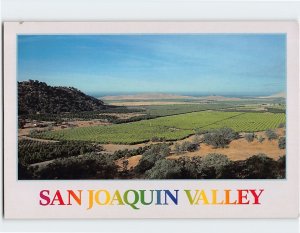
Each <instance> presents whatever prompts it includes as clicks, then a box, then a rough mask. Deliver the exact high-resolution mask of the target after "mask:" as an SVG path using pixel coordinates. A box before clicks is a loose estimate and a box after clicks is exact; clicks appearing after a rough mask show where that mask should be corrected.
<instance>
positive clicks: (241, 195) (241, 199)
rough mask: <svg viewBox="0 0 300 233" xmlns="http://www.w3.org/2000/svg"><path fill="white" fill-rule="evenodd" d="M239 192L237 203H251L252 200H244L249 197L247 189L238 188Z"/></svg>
mask: <svg viewBox="0 0 300 233" xmlns="http://www.w3.org/2000/svg"><path fill="white" fill-rule="evenodd" d="M237 191H238V193H239V201H238V203H237V204H239V205H241V204H244V205H249V202H250V201H247V202H243V199H246V200H247V198H248V192H249V191H248V190H247V189H238V190H237ZM243 192H246V195H243Z"/></svg>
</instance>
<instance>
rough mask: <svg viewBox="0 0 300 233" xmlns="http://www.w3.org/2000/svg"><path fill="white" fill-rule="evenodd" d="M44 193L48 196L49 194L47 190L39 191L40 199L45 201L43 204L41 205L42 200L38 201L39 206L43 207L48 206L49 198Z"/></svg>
mask: <svg viewBox="0 0 300 233" xmlns="http://www.w3.org/2000/svg"><path fill="white" fill-rule="evenodd" d="M44 193H47V194H48V195H49V193H50V192H49V190H42V191H40V198H41V199H43V200H45V201H46V202H45V203H43V202H42V200H40V205H44V206H45V205H49V203H50V198H49V197H48V196H46V195H44Z"/></svg>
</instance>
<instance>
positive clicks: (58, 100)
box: [18, 80, 108, 115]
mask: <svg viewBox="0 0 300 233" xmlns="http://www.w3.org/2000/svg"><path fill="white" fill-rule="evenodd" d="M106 108H108V106H107V105H104V103H103V101H101V100H99V99H97V98H94V97H92V96H88V95H86V94H84V93H83V92H81V91H80V90H78V89H76V88H73V87H52V86H48V85H47V84H46V83H44V82H39V81H33V80H29V81H23V82H18V111H19V115H24V114H38V113H61V112H80V111H96V110H101V109H106Z"/></svg>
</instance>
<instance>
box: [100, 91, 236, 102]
mask: <svg viewBox="0 0 300 233" xmlns="http://www.w3.org/2000/svg"><path fill="white" fill-rule="evenodd" d="M101 99H102V100H110V101H113V100H131V101H132V100H145V101H146V100H182V99H193V100H215V101H230V100H231V101H235V100H241V99H240V98H237V97H225V96H217V95H211V96H201V97H197V96H186V95H175V94H162V93H146V94H136V95H115V96H104V97H101Z"/></svg>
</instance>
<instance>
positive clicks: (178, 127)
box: [38, 111, 285, 144]
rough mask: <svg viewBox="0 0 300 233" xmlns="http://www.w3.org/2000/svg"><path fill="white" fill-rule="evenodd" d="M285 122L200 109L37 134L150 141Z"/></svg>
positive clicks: (280, 118) (280, 117)
mask: <svg viewBox="0 0 300 233" xmlns="http://www.w3.org/2000/svg"><path fill="white" fill-rule="evenodd" d="M284 122H285V114H284V113H253V112H249V113H248V112H246V113H244V112H222V111H201V112H193V113H186V114H179V115H174V116H166V117H159V118H156V119H150V120H142V121H137V122H132V123H124V124H115V125H107V126H91V127H81V128H71V129H64V130H60V131H48V132H43V133H41V134H38V137H41V138H45V139H53V140H80V141H92V142H99V143H116V144H135V143H140V142H145V141H149V140H151V139H152V138H154V137H157V138H163V139H165V140H178V139H182V138H185V137H187V136H189V135H191V134H194V133H195V131H196V130H211V129H217V128H222V127H229V128H232V129H233V130H235V131H237V132H255V131H262V130H266V129H275V128H277V127H278V125H279V124H280V123H284Z"/></svg>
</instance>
